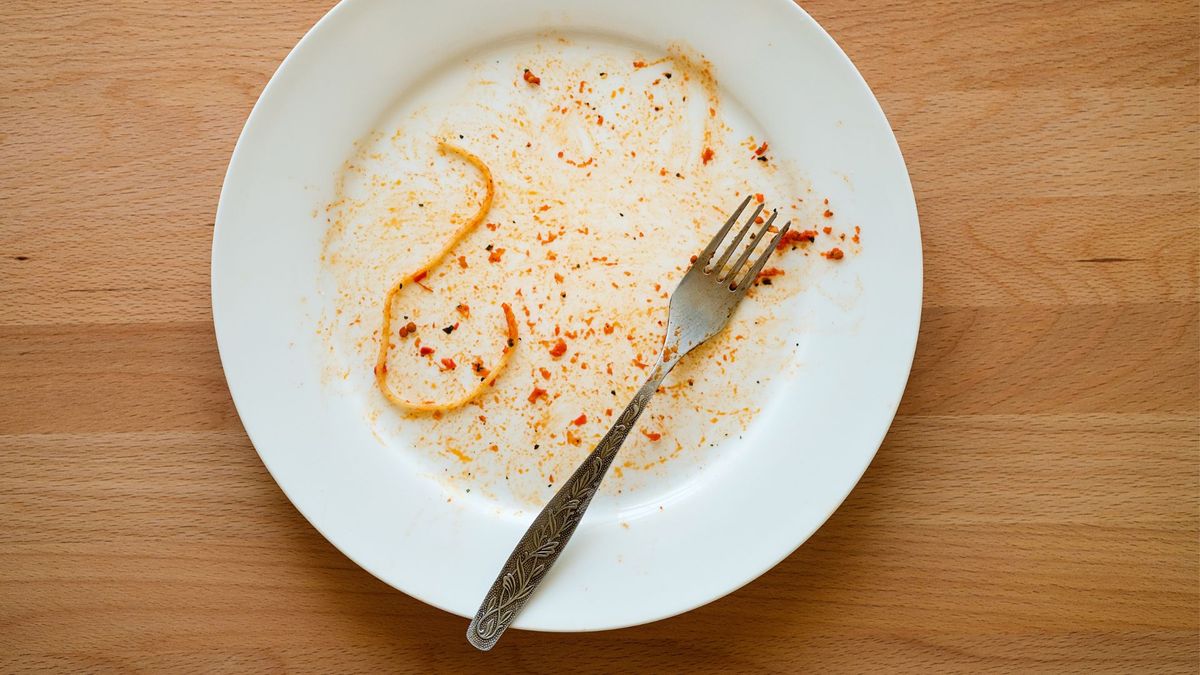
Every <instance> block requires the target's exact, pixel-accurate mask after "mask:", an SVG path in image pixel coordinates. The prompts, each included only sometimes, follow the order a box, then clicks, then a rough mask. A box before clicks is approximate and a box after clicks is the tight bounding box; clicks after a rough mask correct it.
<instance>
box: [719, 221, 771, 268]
mask: <svg viewBox="0 0 1200 675" xmlns="http://www.w3.org/2000/svg"><path fill="white" fill-rule="evenodd" d="M777 215H779V213H778V212H777V211H775V210H772V211H771V217H770V218H767V222H765V223H763V226H762V229H760V230H759V231H758V234H756V235H754V240H753V241H752V242H751V243H750V244H749V245H747V246H746V250H745V251H742V254H741V255H740V256H738V259H737V262H735V263H733V267H731V268H730V269H729V276H727V277H726V278H727V279H736V278H737V273H738V271H740V270H741V269H742V265H744V264H746V259H747V258H749V257H750V254H751V253H753V252H754V249H756V248H758V246H759V244H761V243H762V238H763V235H765V234H766V233H767V230H768V229H769V228H770V227H771V223H773V222H775V216H777Z"/></svg>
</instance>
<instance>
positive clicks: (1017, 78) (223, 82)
mask: <svg viewBox="0 0 1200 675" xmlns="http://www.w3.org/2000/svg"><path fill="white" fill-rule="evenodd" d="M328 2H329V0H292V1H289V2H268V3H246V2H219V3H218V2H195V1H187V2H185V1H181V0H170V1H166V0H164V1H161V2H156V3H142V2H132V1H126V2H118V1H114V0H108V1H98V0H88V1H82V0H72V1H69V2H67V1H62V2H41V1H37V2H34V1H26V0H20V1H18V0H7V1H6V2H4V3H2V4H0V25H2V26H3V27H4V28H3V34H4V38H3V39H2V40H0V92H2V93H0V523H2V525H0V669H3V670H10V671H23V670H30V669H34V668H37V667H49V668H52V669H57V670H78V669H85V668H86V669H89V670H91V669H96V670H121V671H124V670H147V671H164V670H179V669H186V670H205V671H209V670H227V671H249V670H280V669H287V670H316V671H325V672H329V671H335V670H343V669H347V670H348V669H353V670H362V671H367V670H370V671H379V670H393V669H396V670H410V671H428V670H446V671H451V670H461V669H469V668H470V669H482V668H490V667H493V666H495V667H501V668H504V669H514V670H529V671H535V672H547V673H550V672H559V671H560V670H564V669H584V670H587V669H597V670H600V669H615V668H620V669H631V670H634V669H636V670H643V669H644V670H647V671H662V670H687V671H718V670H724V671H799V670H815V671H865V670H872V669H883V668H887V669H895V668H900V669H906V670H925V669H938V670H970V671H976V670H1014V671H1015V670H1022V671H1024V670H1112V671H1121V672H1129V671H1138V670H1145V671H1155V672H1166V671H1179V672H1190V673H1194V672H1196V670H1197V668H1198V667H1200V666H1198V664H1200V638H1198V630H1200V543H1198V542H1200V510H1198V497H1200V482H1198V473H1197V470H1198V467H1200V461H1198V460H1200V452H1198V451H1200V430H1198V420H1200V339H1198V338H1200V334H1198V324H1200V319H1198V316H1200V309H1198V297H1200V296H1198V293H1200V291H1198V283H1197V269H1198V268H1197V262H1198V260H1200V228H1198V224H1200V197H1198V190H1200V113H1198V107H1200V83H1198V77H1200V70H1198V63H1197V57H1198V53H1200V51H1198V48H1200V12H1198V8H1197V4H1196V3H1195V2H1194V1H1191V0H1188V1H1176V0H1171V1H1167V0H1163V1H1159V2H1149V1H1146V2H1137V1H1127V2H1096V1H1095V0H1086V1H1084V0H1062V1H1058V2H1032V1H1029V2H1007V1H1002V2H996V3H970V2H951V1H947V0H925V1H923V2H915V3H914V2H899V1H892V0H876V1H874V2H866V3H861V2H835V1H833V0H814V1H813V2H810V3H807V8H808V9H809V11H810V12H811V13H812V14H813V15H814V16H815V17H816V18H817V19H818V20H819V21H820V22H821V23H822V24H823V25H824V26H825V27H826V28H827V29H829V31H830V32H831V33H832V34H833V36H834V37H835V38H836V39H838V40H839V42H840V43H841V44H842V46H843V47H844V48H845V49H846V51H847V52H848V53H849V54H850V56H851V58H852V59H854V62H855V63H856V64H857V65H858V67H859V68H860V69H861V70H862V72H863V75H864V76H865V77H866V79H867V80H868V81H869V82H870V83H871V85H872V86H873V87H874V89H875V92H876V93H877V94H878V96H879V98H880V100H881V101H882V103H883V106H884V108H885V109H886V111H887V113H888V115H889V118H890V120H891V122H892V124H893V126H894V127H895V129H896V134H897V136H898V137H899V140H900V145H901V147H902V149H903V150H904V154H905V157H906V158H907V160H908V166H909V170H910V171H911V173H912V179H913V184H914V187H915V189H916V194H917V199H918V203H919V208H920V212H921V225H922V230H923V236H924V245H925V256H926V257H925V265H926V277H925V284H926V285H925V311H924V317H923V325H922V329H921V338H920V344H919V346H918V349H917V356H916V363H915V365H914V369H913V373H912V379H911V382H910V384H909V387H908V392H907V394H906V395H905V398H904V403H903V405H902V406H901V410H900V414H899V416H898V417H897V419H896V422H895V424H894V425H893V427H892V431H891V433H890V434H889V436H888V438H887V441H886V442H885V443H884V446H883V448H882V449H881V450H880V452H879V456H878V457H877V458H876V460H875V462H874V464H873V465H872V466H871V468H870V470H869V471H868V472H867V474H866V476H865V477H864V479H863V481H862V483H861V484H860V485H859V486H858V488H857V489H855V490H854V492H853V494H851V495H850V498H849V499H848V500H847V501H846V503H845V504H844V505H843V506H842V508H841V509H840V510H838V512H837V513H836V514H835V515H834V516H833V518H832V519H831V520H830V521H829V522H828V523H827V524H826V525H825V526H824V527H823V528H822V529H821V530H820V531H819V532H818V533H817V534H816V536H814V537H813V538H812V540H810V541H809V542H808V543H807V544H805V545H804V546H803V547H802V548H800V550H798V551H796V553H794V554H793V555H792V556H790V557H789V558H788V559H787V560H785V561H784V562H783V563H781V564H780V565H779V566H778V567H776V568H775V569H774V570H772V571H770V572H769V573H767V574H766V575H764V576H763V577H762V578H761V579H759V580H757V581H755V582H754V583H752V584H750V585H749V586H747V587H745V588H743V589H742V590H740V591H738V592H737V593H734V594H733V595H731V596H729V597H727V598H724V599H722V600H719V601H717V602H714V603H712V604H711V605H708V606H706V607H703V608H701V609H698V610H696V611H693V612H691V613H689V614H687V615H685V616H682V617H679V618H676V619H671V620H668V621H663V622H659V623H656V624H653V625H649V626H643V627H639V628H631V629H627V630H620V631H615V632H607V633H599V634H586V635H551V634H534V633H526V632H521V631H518V632H516V633H512V634H510V635H509V636H508V637H507V638H506V639H505V643H504V644H503V645H501V647H500V648H499V649H497V650H496V651H495V652H493V653H491V654H488V655H486V656H483V655H480V654H477V653H475V652H474V650H472V649H470V648H469V647H468V646H467V645H466V643H465V642H464V641H463V638H462V634H463V629H464V626H465V623H464V621H463V620H462V619H459V618H457V617H454V616H450V615H448V614H445V613H443V612H441V611H439V610H436V609H432V608H430V607H427V606H425V605H423V604H421V603H419V602H417V601H416V600H413V599H411V598H409V597H407V596H405V595H403V594H401V593H398V592H395V591H393V590H391V589H390V588H389V587H387V586H385V585H384V584H382V583H381V582H379V581H376V580H375V579H374V578H372V577H371V576H369V575H368V574H367V573H366V572H363V571H362V570H360V569H359V568H358V567H356V566H355V565H354V564H353V563H351V562H350V561H348V560H347V559H346V558H344V557H343V556H342V555H341V554H340V553H338V552H337V551H336V550H335V549H334V548H333V547H332V546H330V545H329V544H328V543H327V542H326V541H325V540H324V539H323V538H322V537H321V536H320V535H319V534H318V533H317V532H316V531H314V530H313V529H312V528H311V527H310V526H309V525H308V524H307V523H306V522H305V521H304V519H303V518H301V517H300V515H299V514H298V513H297V512H296V511H295V510H294V509H293V508H292V507H291V505H290V504H289V503H288V501H287V500H286V499H285V498H284V496H283V494H282V493H281V492H280V491H279V489H278V488H277V487H276V486H275V484H274V483H273V482H272V481H271V479H270V477H269V476H268V475H267V473H266V471H265V470H264V469H263V467H262V465H261V464H260V462H259V460H258V457H257V456H256V455H255V453H254V450H253V448H252V447H251V445H250V443H249V441H248V440H247V439H246V436H245V434H244V432H243V430H242V426H241V424H240V423H239V421H238V418H237V416H236V415H235V413H234V409H233V406H232V404H231V403H230V399H229V394H228V392H227V390H226V387H225V381H224V378H223V376H222V373H221V365H220V363H219V361H218V359H217V352H216V344H215V342H214V339H213V330H212V324H211V316H210V310H209V284H208V274H209V246H210V241H211V237H212V228H213V215H214V212H215V209H216V205H217V195H218V192H219V190H220V187H221V181H222V178H223V175H224V171H225V166H226V163H227V162H228V159H229V154H230V152H231V150H232V148H233V144H234V141H235V140H236V139H237V136H238V133H239V131H240V129H241V126H242V123H243V121H244V120H245V118H246V115H247V113H248V112H249V111H250V107H251V105H253V103H254V101H255V99H256V97H257V96H258V94H259V92H260V91H261V89H262V87H263V85H264V83H265V82H266V80H267V78H268V77H269V76H270V74H271V72H272V71H273V70H274V69H275V67H276V66H277V65H278V63H279V61H280V60H281V59H282V58H283V56H284V55H285V54H286V53H287V52H288V50H289V49H291V47H292V46H293V45H294V44H295V42H296V41H297V39H299V37H300V36H301V35H302V34H303V33H304V31H305V30H306V29H307V28H308V27H309V26H311V25H312V24H313V22H314V21H316V20H317V19H318V18H319V17H320V16H321V14H322V13H323V12H324V11H325V10H326V9H327V4H328Z"/></svg>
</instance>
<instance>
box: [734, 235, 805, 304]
mask: <svg viewBox="0 0 1200 675" xmlns="http://www.w3.org/2000/svg"><path fill="white" fill-rule="evenodd" d="M791 227H792V221H790V220H789V221H788V222H787V223H785V224H784V226H783V227H781V228H779V233H778V234H776V235H775V238H774V239H772V240H771V245H770V246H768V247H767V249H766V250H765V251H763V252H762V254H760V255H759V256H758V260H755V261H754V266H753V267H751V268H750V271H749V272H746V276H745V277H744V278H743V279H742V280H741V282H739V283H738V285H737V290H738V292H739V293H740V292H743V291H745V290H746V289H747V288H749V287H750V284H752V283H754V279H755V278H756V277H758V273H759V272H761V271H762V268H763V265H765V264H767V258H770V257H771V254H772V253H774V252H775V247H776V246H778V245H779V240H780V239H783V235H784V234H785V233H786V232H787V231H788V229H790V228H791Z"/></svg>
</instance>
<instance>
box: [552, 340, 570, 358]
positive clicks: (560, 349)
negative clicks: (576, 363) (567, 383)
mask: <svg viewBox="0 0 1200 675" xmlns="http://www.w3.org/2000/svg"><path fill="white" fill-rule="evenodd" d="M566 353H567V343H566V342H563V339H562V338H558V341H557V342H555V343H554V346H553V347H551V348H550V356H553V357H554V358H558V357H560V356H562V355H563V354H566Z"/></svg>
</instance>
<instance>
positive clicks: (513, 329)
mask: <svg viewBox="0 0 1200 675" xmlns="http://www.w3.org/2000/svg"><path fill="white" fill-rule="evenodd" d="M438 152H440V153H442V154H454V155H457V156H459V157H461V158H462V159H463V160H465V161H466V162H468V163H469V164H471V165H472V166H474V167H475V168H476V169H478V170H479V173H480V175H481V176H482V177H483V183H484V197H483V201H482V202H481V203H480V204H479V209H478V210H477V211H476V212H475V215H474V217H472V218H471V219H470V220H468V221H467V222H466V223H465V224H464V225H463V226H462V227H460V228H458V230H457V231H456V232H454V234H453V236H451V237H450V239H449V240H447V241H446V243H445V245H443V246H442V248H441V249H440V250H439V251H437V252H436V253H434V254H433V255H431V256H430V257H429V258H428V259H427V260H426V261H425V262H424V263H423V264H422V265H421V266H419V267H417V269H416V270H414V271H413V272H410V273H408V274H405V275H404V276H402V277H400V279H399V280H397V281H396V283H395V284H393V285H392V287H391V288H390V289H388V292H387V295H386V296H384V298H383V325H382V326H381V327H380V330H379V355H378V357H377V358H376V360H375V385H376V386H377V387H378V388H379V391H380V393H382V394H383V396H384V398H386V399H387V400H388V401H389V402H391V403H392V405H395V406H396V407H398V408H404V409H406V410H413V411H419V412H443V411H447V410H454V409H456V408H461V407H462V406H464V405H466V404H468V403H470V402H471V401H473V400H475V398H476V397H478V396H479V395H480V394H482V393H483V391H484V390H485V389H486V388H487V387H489V386H490V385H491V384H492V383H493V382H495V381H496V378H497V377H499V376H500V373H502V372H504V368H505V366H507V365H508V361H509V359H510V358H511V357H512V354H513V351H515V349H516V346H517V320H516V317H515V316H514V315H513V311H512V307H510V306H509V304H508V303H502V304H501V305H500V307H501V309H503V310H504V330H505V333H506V340H505V343H504V347H503V348H502V349H501V351H500V358H499V359H498V360H497V362H496V364H495V365H494V366H493V367H492V368H491V369H490V370H487V369H484V368H482V367H478V366H477V367H476V371H475V372H476V373H483V375H482V376H481V377H480V378H479V382H478V383H476V384H475V386H474V387H472V388H471V389H469V390H468V391H467V392H466V393H464V394H463V395H462V396H459V397H458V398H455V399H451V400H449V401H432V400H427V399H426V400H413V399H408V398H404V397H403V396H401V395H400V394H398V393H397V392H396V391H395V390H394V389H392V386H391V385H390V384H388V377H387V374H388V367H387V360H388V353H389V352H390V351H391V349H392V347H394V346H395V344H394V343H393V342H392V337H393V335H394V334H393V332H392V321H393V320H394V319H395V314H394V311H393V308H394V307H395V304H396V298H397V297H398V296H399V295H400V293H401V292H402V291H403V290H404V288H405V287H406V286H412V285H417V284H420V283H421V280H422V279H424V278H425V277H426V275H428V274H429V271H430V270H432V269H433V268H434V267H436V266H437V265H438V264H440V263H441V262H442V259H443V258H445V257H446V254H447V253H449V252H450V251H451V250H452V249H453V248H454V247H455V246H457V245H458V243H459V242H461V241H462V240H463V238H464V237H466V236H467V235H468V234H470V233H471V232H472V231H474V230H475V228H477V227H479V224H480V223H482V222H483V219H484V218H486V217H487V214H488V211H490V210H491V208H492V199H493V198H494V197H495V195H496V185H495V181H493V180H492V172H491V170H490V169H489V168H488V167H487V165H486V164H484V163H483V160H481V159H479V158H478V157H476V156H475V155H473V154H471V153H469V152H467V151H466V150H463V149H462V148H460V147H458V146H455V145H451V144H450V143H446V142H445V141H439V142H438Z"/></svg>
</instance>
